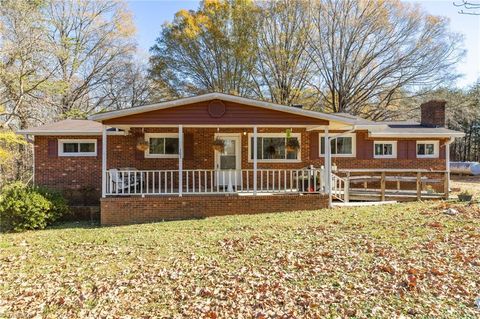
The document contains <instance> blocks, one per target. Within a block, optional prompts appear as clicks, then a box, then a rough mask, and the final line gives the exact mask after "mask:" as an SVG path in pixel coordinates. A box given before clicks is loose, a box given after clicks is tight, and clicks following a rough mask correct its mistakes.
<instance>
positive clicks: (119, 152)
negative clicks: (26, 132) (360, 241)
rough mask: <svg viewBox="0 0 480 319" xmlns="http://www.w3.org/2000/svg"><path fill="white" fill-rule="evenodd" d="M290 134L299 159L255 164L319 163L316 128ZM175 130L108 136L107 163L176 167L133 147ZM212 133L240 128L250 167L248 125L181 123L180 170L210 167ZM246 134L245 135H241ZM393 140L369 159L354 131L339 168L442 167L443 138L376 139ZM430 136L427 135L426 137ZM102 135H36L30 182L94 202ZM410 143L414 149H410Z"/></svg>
mask: <svg viewBox="0 0 480 319" xmlns="http://www.w3.org/2000/svg"><path fill="white" fill-rule="evenodd" d="M287 128H289V127H288V126H286V127H285V128H259V129H258V132H259V133H284V132H285V129H287ZM292 130H293V132H294V133H300V134H301V161H299V162H290V163H278V162H277V163H258V168H270V169H297V168H303V167H307V166H308V165H314V166H316V167H319V166H321V165H323V163H324V159H323V157H320V156H319V155H318V153H319V152H318V148H319V140H318V139H319V134H320V132H311V131H306V129H301V128H293V129H292ZM160 132H161V133H176V132H178V130H177V129H176V128H145V129H140V128H132V129H131V131H130V134H129V135H128V136H123V135H109V136H108V139H107V162H108V163H107V168H109V169H110V168H123V167H134V168H137V169H141V170H142V169H143V170H166V169H178V159H175V158H145V157H144V154H143V152H140V151H138V150H137V149H136V144H137V140H138V139H139V138H144V134H145V133H160ZM216 133H239V134H240V136H241V140H242V145H241V156H242V160H241V166H242V168H243V169H252V168H253V163H252V162H249V160H248V133H252V129H251V128H248V129H242V128H229V129H227V128H221V129H219V130H217V129H214V128H184V134H185V135H188V136H190V137H189V142H188V144H185V145H186V146H187V145H191V147H192V148H191V149H189V150H188V152H187V151H185V154H186V155H187V154H188V156H186V158H185V159H184V160H183V168H184V169H214V163H215V157H214V151H213V149H212V146H211V144H212V141H213V139H214V136H215V134H216ZM244 133H245V134H244ZM89 138H95V139H97V140H98V143H97V144H98V150H97V156H96V157H58V150H56V149H54V150H52V148H54V147H56V145H57V143H56V141H57V140H58V139H89ZM375 140H389V141H390V140H397V141H398V150H397V151H398V154H397V158H393V159H376V158H373V141H374V139H371V138H369V137H368V134H367V132H366V131H359V132H357V133H356V157H355V158H352V157H333V158H332V163H334V164H335V165H336V166H337V167H338V168H339V169H348V168H350V169H412V170H413V169H429V170H445V169H446V161H445V146H444V144H445V142H446V140H439V141H440V156H439V158H421V159H420V158H418V159H417V158H416V156H415V148H416V140H412V139H392V138H388V139H375ZM429 140H431V139H429ZM101 143H102V141H101V138H100V137H99V136H36V137H35V143H34V145H35V168H34V169H35V183H36V184H37V185H42V186H46V187H49V188H52V189H57V190H61V191H63V192H64V193H65V195H66V196H67V197H68V198H70V199H71V202H72V203H74V204H80V205H82V204H83V205H90V204H92V203H95V202H96V203H98V201H99V198H100V195H101V180H102V175H101V167H102V157H101V153H102V152H101ZM412 147H413V148H412Z"/></svg>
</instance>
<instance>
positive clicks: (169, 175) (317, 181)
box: [106, 168, 325, 196]
mask: <svg viewBox="0 0 480 319" xmlns="http://www.w3.org/2000/svg"><path fill="white" fill-rule="evenodd" d="M254 171H255V170H254V169H239V170H215V169H183V170H182V177H181V178H182V182H181V183H179V171H178V170H117V169H111V170H108V171H107V174H106V175H107V178H106V184H107V185H106V195H109V196H112V195H179V194H184V195H187V194H217V193H253V192H254V184H255V183H254ZM323 172H324V171H323V169H317V168H313V169H312V168H304V169H273V168H264V169H257V183H256V184H257V189H256V191H257V193H323V192H325V181H324V174H323ZM125 181H128V183H127V182H125ZM125 185H133V186H132V187H125ZM179 185H181V187H182V189H181V192H180V189H179Z"/></svg>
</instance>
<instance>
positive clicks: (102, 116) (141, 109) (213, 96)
mask: <svg viewBox="0 0 480 319" xmlns="http://www.w3.org/2000/svg"><path fill="white" fill-rule="evenodd" d="M210 100H222V101H227V102H234V103H238V104H244V105H248V106H254V107H260V108H264V109H268V110H273V111H279V112H285V113H291V114H296V115H300V116H305V117H310V118H315V119H322V120H328V121H335V122H340V123H344V124H350V125H354V124H355V122H356V120H355V119H351V118H347V117H342V116H337V115H335V114H327V113H321V112H316V111H310V110H304V109H301V108H297V107H292V106H285V105H280V104H275V103H270V102H264V101H259V100H254V99H249V98H244V97H240V96H235V95H229V94H224V93H207V94H202V95H197V96H193V97H186V98H181V99H177V100H172V101H167V102H161V103H155V104H149V105H143V106H137V107H133V108H128V109H123V110H118V111H110V112H105V113H97V114H94V115H91V116H89V117H88V119H89V120H93V121H99V122H102V121H104V120H110V119H114V118H118V117H124V116H128V115H134V114H139V113H145V112H151V111H156V110H162V109H167V108H173V107H178V106H183V105H187V104H193V103H198V102H205V101H210Z"/></svg>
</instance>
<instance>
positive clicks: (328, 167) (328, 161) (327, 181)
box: [324, 128, 332, 207]
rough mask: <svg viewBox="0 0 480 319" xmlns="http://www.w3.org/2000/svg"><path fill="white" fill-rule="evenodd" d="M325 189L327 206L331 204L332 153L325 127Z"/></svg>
mask: <svg viewBox="0 0 480 319" xmlns="http://www.w3.org/2000/svg"><path fill="white" fill-rule="evenodd" d="M324 144H325V154H324V156H325V157H324V158H325V189H326V191H327V194H328V207H331V206H332V185H331V184H332V163H331V162H332V154H331V149H330V138H329V135H328V128H326V129H325V140H324Z"/></svg>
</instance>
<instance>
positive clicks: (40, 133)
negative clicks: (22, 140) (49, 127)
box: [17, 130, 102, 136]
mask: <svg viewBox="0 0 480 319" xmlns="http://www.w3.org/2000/svg"><path fill="white" fill-rule="evenodd" d="M17 134H20V135H36V136H60V135H101V134H102V132H99V131H32V130H22V131H17Z"/></svg>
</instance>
